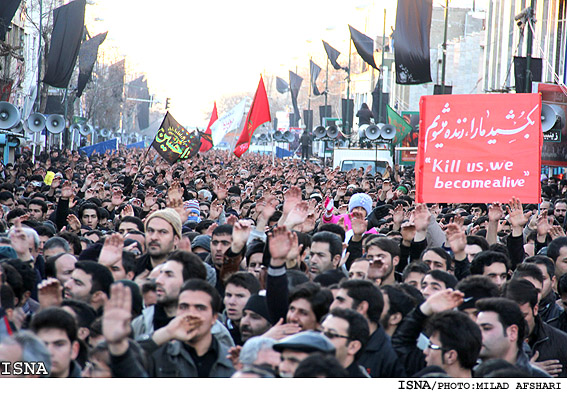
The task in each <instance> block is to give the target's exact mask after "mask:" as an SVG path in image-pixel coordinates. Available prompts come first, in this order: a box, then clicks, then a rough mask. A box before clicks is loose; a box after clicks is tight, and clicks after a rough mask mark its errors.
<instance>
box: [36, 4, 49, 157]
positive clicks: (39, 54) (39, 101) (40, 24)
mask: <svg viewBox="0 0 567 394" xmlns="http://www.w3.org/2000/svg"><path fill="white" fill-rule="evenodd" d="M42 16H43V0H39V41H38V42H39V48H38V50H37V94H36V111H38V112H39V108H40V106H41V33H42V30H43V23H42V20H43V18H42ZM45 142H46V146H45V148H46V149H47V140H45Z"/></svg>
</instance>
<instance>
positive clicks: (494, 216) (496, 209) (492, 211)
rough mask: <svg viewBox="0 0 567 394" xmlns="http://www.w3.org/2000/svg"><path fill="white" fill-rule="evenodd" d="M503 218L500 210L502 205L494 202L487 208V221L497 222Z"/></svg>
mask: <svg viewBox="0 0 567 394" xmlns="http://www.w3.org/2000/svg"><path fill="white" fill-rule="evenodd" d="M502 216H504V210H503V209H502V204H500V203H499V202H495V203H493V204H492V205H490V207H489V208H488V221H489V222H497V223H498V221H499V220H500V219H501V218H502Z"/></svg>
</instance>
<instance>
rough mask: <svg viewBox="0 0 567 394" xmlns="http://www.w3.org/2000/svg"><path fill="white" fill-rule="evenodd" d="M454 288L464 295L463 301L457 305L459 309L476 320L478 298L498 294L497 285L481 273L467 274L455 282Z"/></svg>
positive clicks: (496, 295) (497, 295)
mask: <svg viewBox="0 0 567 394" xmlns="http://www.w3.org/2000/svg"><path fill="white" fill-rule="evenodd" d="M455 289H456V290H459V291H460V292H461V293H463V294H464V295H465V296H464V298H463V303H462V304H461V305H459V310H460V311H463V312H465V313H466V314H467V315H468V316H469V317H470V318H471V320H472V321H476V315H477V309H476V306H475V303H476V302H477V301H478V300H481V299H483V298H490V297H499V296H500V289H499V288H498V286H497V285H496V284H495V283H494V282H492V281H491V280H490V279H488V277H487V276H482V275H470V276H467V277H466V278H465V279H463V280H461V281H460V282H459V283H458V284H457V286H456V287H455Z"/></svg>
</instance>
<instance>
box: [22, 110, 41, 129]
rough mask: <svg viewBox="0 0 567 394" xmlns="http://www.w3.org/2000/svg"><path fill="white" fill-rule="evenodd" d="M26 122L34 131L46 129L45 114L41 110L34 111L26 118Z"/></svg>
mask: <svg viewBox="0 0 567 394" xmlns="http://www.w3.org/2000/svg"><path fill="white" fill-rule="evenodd" d="M26 124H27V126H28V129H29V130H30V131H31V132H32V133H39V132H40V131H43V129H45V116H44V115H43V114H40V113H39V112H36V113H33V114H31V115H30V117H29V118H28V120H26Z"/></svg>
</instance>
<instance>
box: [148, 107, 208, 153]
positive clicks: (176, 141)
mask: <svg viewBox="0 0 567 394" xmlns="http://www.w3.org/2000/svg"><path fill="white" fill-rule="evenodd" d="M152 146H153V147H154V149H155V150H157V151H158V153H159V154H160V155H161V157H163V158H164V159H165V160H166V161H167V162H168V163H169V164H174V163H175V162H177V161H178V160H185V159H189V158H191V157H193V156H194V155H195V154H197V152H199V148H200V147H201V136H200V135H199V133H190V132H189V131H187V130H186V129H185V128H184V127H183V126H181V125H180V124H179V123H178V122H177V121H176V120H175V119H174V118H173V116H171V114H170V113H169V112H168V113H167V114H166V115H165V118H163V122H162V123H161V126H160V128H159V130H158V132H157V134H156V136H155V138H154V142H152Z"/></svg>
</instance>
